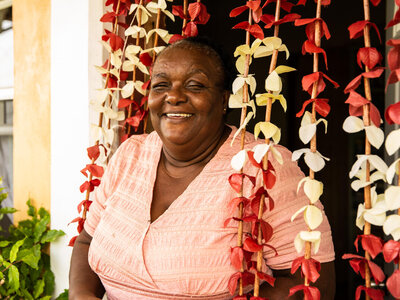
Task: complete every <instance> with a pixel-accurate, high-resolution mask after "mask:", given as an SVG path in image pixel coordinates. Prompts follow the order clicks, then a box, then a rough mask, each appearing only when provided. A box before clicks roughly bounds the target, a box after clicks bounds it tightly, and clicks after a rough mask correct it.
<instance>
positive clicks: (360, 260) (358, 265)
mask: <svg viewBox="0 0 400 300" xmlns="http://www.w3.org/2000/svg"><path fill="white" fill-rule="evenodd" d="M342 259H350V261H349V263H350V266H351V267H352V268H353V270H354V272H356V273H358V274H360V275H361V277H362V278H363V279H364V278H365V264H366V263H367V264H368V267H369V269H370V271H371V275H372V277H373V278H374V280H375V283H376V284H379V283H380V282H382V281H383V280H384V279H385V274H383V271H382V269H381V268H380V267H379V266H378V265H377V264H375V263H374V262H372V261H370V260H367V259H366V258H365V257H362V256H359V255H355V254H344V255H343V256H342Z"/></svg>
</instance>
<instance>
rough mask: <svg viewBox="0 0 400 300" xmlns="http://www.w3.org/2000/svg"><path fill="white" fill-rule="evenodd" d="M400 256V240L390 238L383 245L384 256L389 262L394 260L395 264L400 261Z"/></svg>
mask: <svg viewBox="0 0 400 300" xmlns="http://www.w3.org/2000/svg"><path fill="white" fill-rule="evenodd" d="M399 257H400V242H396V241H394V240H389V241H387V242H386V243H385V245H384V246H383V258H384V259H385V261H386V262H387V263H389V262H392V261H393V262H394V263H395V264H398V263H399Z"/></svg>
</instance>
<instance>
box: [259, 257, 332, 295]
mask: <svg viewBox="0 0 400 300" xmlns="http://www.w3.org/2000/svg"><path fill="white" fill-rule="evenodd" d="M320 275H321V276H320V277H319V278H318V280H317V281H316V283H315V285H314V284H313V283H311V285H312V286H316V287H318V289H319V291H320V292H321V299H324V300H333V299H334V296H335V285H336V283H335V265H334V263H333V262H329V263H322V264H321V272H320ZM274 277H275V278H276V281H275V286H274V287H271V286H270V285H269V284H268V283H266V282H264V283H263V284H262V285H261V287H260V295H261V296H262V297H268V299H269V300H282V299H290V300H295V299H299V300H300V299H304V295H303V292H302V291H299V292H297V293H296V294H294V295H293V296H292V297H290V298H288V295H289V290H290V288H292V287H294V286H296V285H299V284H304V278H301V275H300V269H299V270H297V272H296V273H295V274H294V275H292V274H290V270H274Z"/></svg>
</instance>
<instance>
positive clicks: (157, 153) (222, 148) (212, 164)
mask: <svg viewBox="0 0 400 300" xmlns="http://www.w3.org/2000/svg"><path fill="white" fill-rule="evenodd" d="M225 126H228V127H229V128H230V129H231V132H230V133H229V135H228V137H227V138H226V140H225V141H224V142H223V143H222V145H221V146H220V148H219V149H218V151H217V153H215V155H214V156H213V158H211V159H210V161H209V162H208V163H207V164H206V165H205V166H204V168H203V169H202V170H201V171H200V173H199V174H198V175H197V176H196V177H195V178H194V179H193V180H192V181H191V182H190V183H189V184H188V186H187V187H186V188H185V189H184V191H183V192H182V193H181V194H180V195H179V196H178V197H177V198H176V199H175V200H174V201H173V202H172V203H171V205H170V206H169V207H168V208H167V209H166V210H165V211H164V212H163V213H162V214H161V215H159V216H158V217H157V219H155V220H154V221H153V222H151V221H150V225H151V226H155V225H156V224H158V223H161V222H162V220H164V219H165V218H167V217H166V215H167V216H168V214H169V213H170V211H171V210H173V209H174V207H175V206H176V205H178V204H179V202H180V201H182V200H181V199H182V198H184V196H185V195H186V194H187V193H188V192H190V191H191V190H192V189H193V186H194V185H195V184H196V183H197V181H199V180H201V178H202V177H204V176H205V175H206V174H207V173H209V170H212V169H213V168H214V167H215V164H216V162H218V161H219V158H220V156H222V155H223V154H224V153H226V152H227V150H228V149H229V148H230V147H231V146H230V144H231V141H232V139H233V136H234V134H235V131H236V130H235V127H232V126H229V125H225ZM152 135H154V139H156V141H157V145H156V147H155V150H154V157H152V159H155V160H157V163H156V164H153V166H152V168H151V174H150V178H151V185H150V186H149V188H150V190H149V192H148V195H149V196H148V199H147V203H148V205H147V214H148V220H151V204H152V202H153V192H154V187H155V182H156V177H157V168H158V165H159V164H160V160H161V155H162V141H161V139H160V137H159V136H158V134H157V133H156V132H155V131H154V132H152V133H150V135H149V137H151V136H152ZM150 140H151V141H150ZM150 140H148V139H146V142H151V143H154V142H155V141H153V139H150Z"/></svg>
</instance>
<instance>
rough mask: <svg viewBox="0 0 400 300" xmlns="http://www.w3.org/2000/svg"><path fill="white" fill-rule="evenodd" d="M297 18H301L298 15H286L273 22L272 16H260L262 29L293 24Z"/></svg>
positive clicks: (273, 17)
mask: <svg viewBox="0 0 400 300" xmlns="http://www.w3.org/2000/svg"><path fill="white" fill-rule="evenodd" d="M299 18H301V16H300V15H299V14H287V15H285V16H284V17H283V18H281V19H279V20H278V21H275V16H274V15H268V14H265V15H262V16H261V21H262V22H264V23H265V26H264V28H271V27H272V26H275V25H281V24H283V23H289V22H293V21H295V20H296V19H299Z"/></svg>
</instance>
